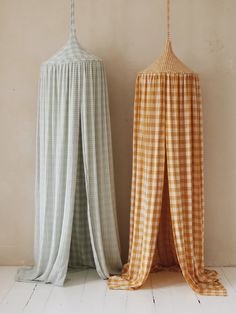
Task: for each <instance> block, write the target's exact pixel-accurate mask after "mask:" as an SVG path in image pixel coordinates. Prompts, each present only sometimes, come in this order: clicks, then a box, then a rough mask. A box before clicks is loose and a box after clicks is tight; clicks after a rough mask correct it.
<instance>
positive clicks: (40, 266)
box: [17, 0, 121, 285]
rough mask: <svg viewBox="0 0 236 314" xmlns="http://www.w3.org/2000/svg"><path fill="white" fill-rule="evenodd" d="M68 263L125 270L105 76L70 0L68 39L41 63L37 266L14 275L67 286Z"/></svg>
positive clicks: (103, 274) (101, 273)
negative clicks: (86, 45)
mask: <svg viewBox="0 0 236 314" xmlns="http://www.w3.org/2000/svg"><path fill="white" fill-rule="evenodd" d="M68 267H72V268H76V269H81V268H84V267H95V268H96V270H97V272H98V274H99V276H100V277H101V278H103V279H105V278H108V277H109V274H116V273H118V272H119V271H120V269H121V259H120V250H119V237H118V228H117V217H116V206H115V193H114V178H113V160H112V145H111V131H110V116H109V105H108V94H107V82H106V74H105V70H104V65H103V62H102V60H101V59H99V58H97V57H95V56H93V55H91V54H89V53H88V52H86V51H85V50H84V49H83V48H81V46H80V44H79V43H78V41H77V37H76V30H75V22H74V1H73V0H71V28H70V38H69V41H68V42H67V44H66V46H65V47H64V48H63V49H61V50H60V51H59V52H58V53H57V54H56V55H55V56H53V57H52V58H51V59H49V60H48V61H46V62H44V63H43V64H42V66H41V76H40V90H39V103H38V127H37V169H36V221H35V266H34V267H33V268H30V269H28V268H27V269H20V270H19V271H18V274H17V280H18V281H32V280H37V281H42V282H50V283H53V284H56V285H63V283H64V280H65V278H66V274H67V270H68Z"/></svg>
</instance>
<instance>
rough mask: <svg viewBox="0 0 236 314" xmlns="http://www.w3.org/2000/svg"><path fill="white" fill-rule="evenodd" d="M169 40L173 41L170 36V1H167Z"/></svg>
mask: <svg viewBox="0 0 236 314" xmlns="http://www.w3.org/2000/svg"><path fill="white" fill-rule="evenodd" d="M166 20H167V40H168V41H171V34H170V0H167V19H166Z"/></svg>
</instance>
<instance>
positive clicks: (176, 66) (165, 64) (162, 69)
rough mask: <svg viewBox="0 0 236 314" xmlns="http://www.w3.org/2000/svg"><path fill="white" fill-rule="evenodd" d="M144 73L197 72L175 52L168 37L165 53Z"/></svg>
mask: <svg viewBox="0 0 236 314" xmlns="http://www.w3.org/2000/svg"><path fill="white" fill-rule="evenodd" d="M142 73H149V74H151V73H187V74H191V73H192V74H196V73H194V71H192V70H191V69H190V68H189V67H187V66H186V65H185V64H184V63H183V62H182V61H181V60H179V58H178V57H177V56H176V55H175V54H174V52H173V49H172V44H171V40H170V38H169V37H168V39H167V41H166V46H165V50H164V52H163V54H162V55H161V57H160V58H159V59H157V60H156V61H155V62H154V63H152V64H151V65H149V66H148V67H147V68H146V69H145V70H144V71H142Z"/></svg>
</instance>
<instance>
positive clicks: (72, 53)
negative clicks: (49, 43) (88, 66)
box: [43, 33, 102, 65]
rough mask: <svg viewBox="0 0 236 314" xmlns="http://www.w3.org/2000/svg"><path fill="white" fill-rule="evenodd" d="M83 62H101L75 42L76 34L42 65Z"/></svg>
mask: <svg viewBox="0 0 236 314" xmlns="http://www.w3.org/2000/svg"><path fill="white" fill-rule="evenodd" d="M83 61H102V60H101V59H100V58H98V57H96V56H94V55H92V54H90V53H89V52H87V51H86V50H85V49H83V48H82V47H81V45H80V44H79V42H78V40H77V37H76V34H75V33H72V34H71V36H70V39H69V40H68V42H67V43H66V45H65V46H64V47H63V48H62V49H60V50H59V51H58V52H57V53H56V54H55V55H54V56H52V57H51V58H50V59H49V60H47V61H45V62H44V63H43V65H50V64H65V63H80V62H83Z"/></svg>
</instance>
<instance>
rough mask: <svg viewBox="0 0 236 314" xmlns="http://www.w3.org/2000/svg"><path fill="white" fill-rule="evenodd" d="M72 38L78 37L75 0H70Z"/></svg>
mask: <svg viewBox="0 0 236 314" xmlns="http://www.w3.org/2000/svg"><path fill="white" fill-rule="evenodd" d="M70 7H71V9H70V38H76V26H75V0H70Z"/></svg>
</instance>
